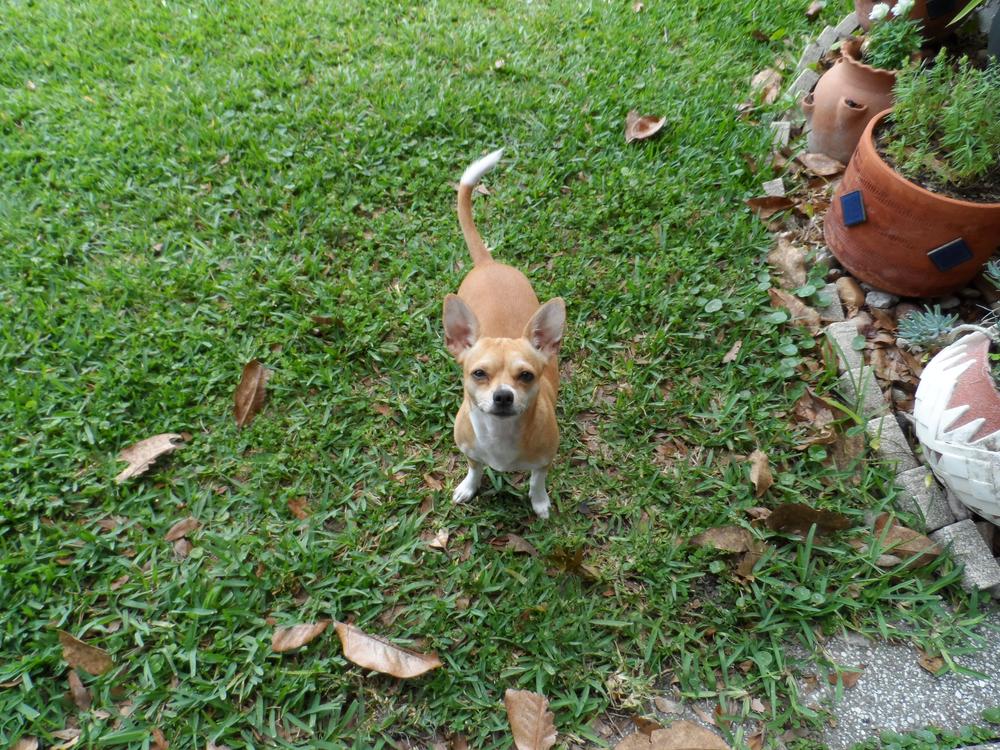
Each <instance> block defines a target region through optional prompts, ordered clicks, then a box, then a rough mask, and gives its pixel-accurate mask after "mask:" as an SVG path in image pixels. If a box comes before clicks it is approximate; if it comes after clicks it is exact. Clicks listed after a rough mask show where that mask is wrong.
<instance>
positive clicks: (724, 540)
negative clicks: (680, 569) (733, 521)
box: [691, 526, 753, 552]
mask: <svg viewBox="0 0 1000 750" xmlns="http://www.w3.org/2000/svg"><path fill="white" fill-rule="evenodd" d="M752 543H753V535H752V534H751V533H750V532H749V531H747V530H746V529H744V528H743V527H742V526H719V527H717V528H714V529H708V530H707V531H703V532H701V533H700V534H698V535H697V536H695V537H692V539H691V544H693V545H695V546H696V547H712V548H713V549H717V550H720V551H722V552H746V551H747V550H748V549H750V545H751V544H752Z"/></svg>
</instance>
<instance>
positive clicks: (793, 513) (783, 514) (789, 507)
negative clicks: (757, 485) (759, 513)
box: [766, 503, 851, 536]
mask: <svg viewBox="0 0 1000 750" xmlns="http://www.w3.org/2000/svg"><path fill="white" fill-rule="evenodd" d="M766 524H767V528H769V529H771V531H780V532H782V533H786V534H800V535H801V536H806V535H807V534H808V533H809V529H810V527H812V526H813V524H815V525H816V534H817V535H818V536H822V535H823V534H828V533H830V532H831V531H843V530H844V529H849V528H850V527H851V521H850V519H849V518H848V517H847V516H845V515H843V514H842V513H835V512H833V511H830V510H816V509H815V508H810V507H809V506H808V505H805V504H803V503H785V504H784V505H779V506H778V507H777V508H775V509H774V510H773V511H772V512H771V515H770V516H769V517H768V519H767V521H766Z"/></svg>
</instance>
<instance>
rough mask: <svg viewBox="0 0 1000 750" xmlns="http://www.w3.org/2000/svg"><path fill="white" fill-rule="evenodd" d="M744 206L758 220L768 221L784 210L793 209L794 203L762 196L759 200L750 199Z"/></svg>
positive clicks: (773, 196)
mask: <svg viewBox="0 0 1000 750" xmlns="http://www.w3.org/2000/svg"><path fill="white" fill-rule="evenodd" d="M746 204H747V206H749V207H750V210H751V211H753V212H754V213H755V214H756V215H757V217H758V218H760V219H770V218H771V217H772V216H774V215H775V214H776V213H778V211H784V210H785V209H786V208H794V206H795V201H793V200H792V199H791V198H788V197H783V196H777V195H764V196H761V197H759V198H750V199H748V200H747V201H746Z"/></svg>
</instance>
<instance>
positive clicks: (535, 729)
mask: <svg viewBox="0 0 1000 750" xmlns="http://www.w3.org/2000/svg"><path fill="white" fill-rule="evenodd" d="M503 702H504V705H505V706H506V707H507V721H508V722H509V723H510V733H511V735H512V737H513V738H514V746H515V747H516V748H517V750H548V748H550V747H552V746H553V745H554V744H556V725H555V722H554V719H555V716H554V715H553V714H552V712H551V711H549V702H548V700H547V699H546V698H545V696H544V695H539V694H538V693H532V692H531V691H530V690H511V689H510V688H508V689H507V691H506V692H505V693H504V694H503Z"/></svg>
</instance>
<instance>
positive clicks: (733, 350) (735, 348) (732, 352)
mask: <svg viewBox="0 0 1000 750" xmlns="http://www.w3.org/2000/svg"><path fill="white" fill-rule="evenodd" d="M742 348H743V339H740V340H739V341H737V342H736V343H735V344H733V345H732V347H730V349H729V351H728V352H726V354H725V356H723V358H722V364H724V365H728V364H729V363H730V362H733V361H735V360H736V355H738V354H739V353H740V349H742Z"/></svg>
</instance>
